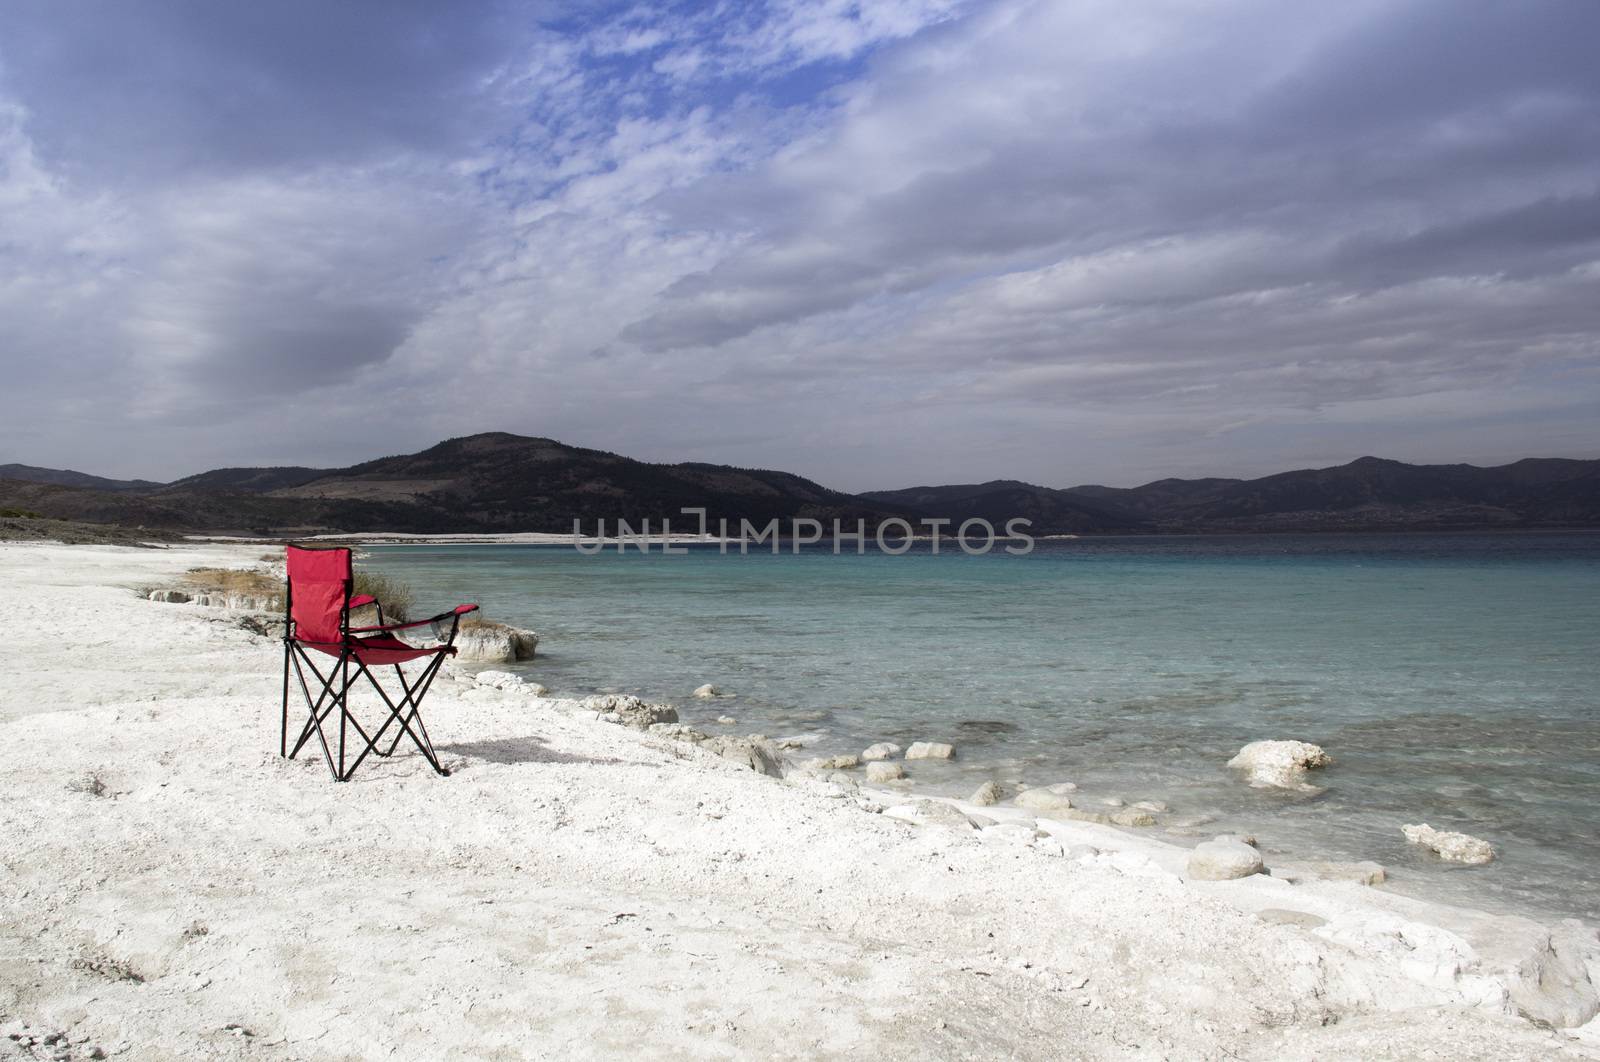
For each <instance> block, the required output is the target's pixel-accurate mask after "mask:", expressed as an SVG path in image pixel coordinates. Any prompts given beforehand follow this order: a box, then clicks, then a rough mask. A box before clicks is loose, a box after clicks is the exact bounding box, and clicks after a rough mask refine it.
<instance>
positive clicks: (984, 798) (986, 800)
mask: <svg viewBox="0 0 1600 1062" xmlns="http://www.w3.org/2000/svg"><path fill="white" fill-rule="evenodd" d="M968 803H971V804H976V805H978V806H979V807H980V808H986V807H989V806H990V805H992V804H998V803H1000V787H999V786H997V785H995V784H994V783H993V782H985V783H983V784H982V785H980V786H979V787H978V789H977V791H976V792H974V793H973V794H972V796H971V797H969V798H968Z"/></svg>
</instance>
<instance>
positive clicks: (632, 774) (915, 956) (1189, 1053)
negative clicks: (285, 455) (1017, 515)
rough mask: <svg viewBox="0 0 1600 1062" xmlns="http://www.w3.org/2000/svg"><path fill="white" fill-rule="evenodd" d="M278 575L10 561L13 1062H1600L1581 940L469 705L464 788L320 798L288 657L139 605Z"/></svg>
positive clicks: (40, 552) (491, 701)
mask: <svg viewBox="0 0 1600 1062" xmlns="http://www.w3.org/2000/svg"><path fill="white" fill-rule="evenodd" d="M261 552H262V550H261V547H260V546H234V545H225V544H210V545H194V546H183V547H179V548H174V549H167V550H135V549H127V548H118V547H99V546H77V547H64V546H49V545H0V610H3V613H4V614H5V615H6V616H7V617H9V622H8V624H7V631H8V639H7V641H8V642H9V647H8V652H7V654H6V657H7V659H6V665H7V667H6V670H7V672H8V674H7V675H6V676H5V677H4V679H3V680H0V739H3V747H4V748H5V750H6V753H7V755H6V757H5V759H4V761H3V764H0V839H3V847H0V852H3V854H0V862H3V867H4V871H3V876H0V1026H6V1027H7V1028H8V1031H10V1032H12V1033H15V1034H17V1035H18V1036H19V1037H21V1038H20V1039H14V1038H11V1037H8V1036H0V1058H11V1057H34V1058H51V1057H57V1056H58V1055H59V1056H61V1057H71V1058H84V1057H95V1055H94V1054H93V1053H92V1052H95V1051H99V1052H102V1053H104V1054H106V1055H110V1056H113V1057H127V1058H133V1059H140V1060H144V1059H168V1058H172V1059H176V1058H185V1059H188V1058H197V1057H199V1058H218V1059H232V1058H241V1059H242V1058H249V1059H280V1058H281V1059H344V1058H351V1059H365V1058H395V1059H429V1060H431V1059H477V1058H496V1059H514V1058H611V1057H619V1056H628V1057H635V1058H640V1057H642V1058H657V1057H663V1058H665V1057H671V1058H844V1057H880V1058H906V1059H910V1058H1021V1059H1060V1058H1174V1059H1187V1058H1220V1057H1235V1058H1261V1059H1265V1058H1356V1057H1360V1058H1395V1059H1400V1058H1419V1057H1438V1058H1483V1059H1514V1058H1527V1059H1546V1058H1564V1057H1571V1058H1595V1057H1600V1024H1597V1023H1596V1022H1595V1021H1594V1020H1593V1015H1594V1014H1595V1010H1596V1005H1597V996H1596V988H1595V982H1596V981H1600V943H1597V941H1596V936H1595V934H1594V932H1593V931H1592V930H1591V929H1589V928H1587V927H1583V926H1580V925H1577V924H1575V923H1568V924H1563V925H1560V926H1555V927H1546V926H1540V925H1537V924H1535V923H1533V922H1530V921H1526V920H1522V919H1516V918H1507V917H1495V916H1489V915H1484V914H1479V913H1475V912H1470V911H1463V910H1457V909H1451V908H1445V907H1440V906H1435V905H1429V904H1425V903H1422V902H1419V901H1416V900H1412V899H1407V898H1404V897H1400V896H1396V895H1393V894H1391V893H1387V892H1384V891H1382V890H1379V889H1374V888H1370V887H1367V886H1363V885H1358V884H1353V883H1347V882H1333V881H1302V882H1301V883H1290V882H1289V881H1287V880H1283V879H1281V878H1274V877H1270V876H1266V875H1258V876H1255V877H1251V878H1247V879H1243V880H1239V881H1230V882H1195V881H1189V880H1186V878H1185V876H1184V874H1183V869H1184V858H1185V854H1186V853H1185V851H1184V850H1183V849H1180V848H1175V847H1172V846H1170V845H1167V844H1164V843H1161V842H1158V841H1155V840H1152V839H1149V838H1146V837H1141V836H1137V835H1136V834H1134V833H1132V832H1127V831H1120V830H1116V829H1113V828H1111V827H1105V826H1099V825H1095V824H1091V823H1082V822H1055V821H1052V820H1050V819H1036V818H1035V816H1034V815H1033V814H1030V813H1027V812H1025V811H1023V810H1022V809H1018V808H1014V807H1011V806H1010V805H1009V804H1008V805H1002V806H1000V807H996V808H985V809H981V811H982V813H983V814H984V815H988V816H990V817H992V818H995V819H998V820H1001V822H1003V823H1004V822H1024V823H1027V824H1029V825H1030V826H1032V825H1034V824H1035V823H1037V826H1038V828H1039V830H1041V831H1042V832H1043V833H1044V834H1045V836H1042V837H1033V834H1032V831H1031V830H1022V831H1019V830H1015V829H995V828H990V829H986V830H974V829H971V828H969V827H968V826H966V825H965V824H963V823H961V822H960V821H959V820H957V822H956V824H955V825H948V824H945V823H943V822H939V821H906V820H907V819H908V818H911V819H924V820H927V818H928V817H927V815H926V814H925V813H923V814H918V813H916V812H914V811H911V810H906V809H905V808H904V806H905V805H908V804H909V803H910V799H911V798H910V797H909V795H908V794H907V793H904V792H902V793H884V792H875V791H872V790H869V789H856V788H854V787H849V786H840V785H838V784H836V783H829V782H824V781H821V780H819V779H816V778H812V777H809V776H807V775H805V774H803V773H802V772H800V771H793V772H791V773H790V774H789V775H788V776H787V777H785V778H784V779H783V780H781V781H780V780H778V779H774V778H770V777H766V776H764V775H760V774H757V773H755V772H753V771H750V770H748V769H744V768H741V767H739V766H737V765H735V764H734V763H731V762H729V761H727V760H724V759H721V758H719V757H717V756H715V755H713V754H711V753H709V752H706V751H704V750H702V749H699V748H696V747H693V746H689V745H684V744H681V743H678V742H675V741H673V740H670V739H668V738H666V737H664V736H663V735H661V734H651V733H641V732H637V731H633V730H628V729H625V728H623V727H620V726H616V725H613V724H610V723H606V722H603V721H600V720H598V719H595V718H594V717H593V713H592V712H591V713H583V712H580V711H578V710H577V707H578V706H577V705H576V704H575V703H574V702H571V701H562V700H557V699H549V698H536V697H532V696H529V695H527V694H525V693H521V692H518V691H515V690H511V691H501V690H496V689H490V688H487V687H484V686H481V685H477V684H475V683H474V682H473V681H472V679H471V676H470V675H469V674H467V673H466V672H464V671H453V672H450V673H447V677H445V678H442V679H441V681H440V683H439V684H438V686H437V687H436V688H435V690H434V692H433V693H432V694H431V696H430V698H429V700H428V702H427V705H426V717H427V720H428V723H429V727H430V730H431V731H432V734H433V738H434V741H435V743H436V744H437V745H438V746H439V748H440V753H441V756H442V757H443V758H444V760H445V763H446V765H447V766H449V767H451V768H452V770H453V774H452V776H451V777H448V778H440V777H436V776H434V775H433V774H432V773H431V772H430V771H429V770H428V769H427V767H426V765H425V763H424V761H423V760H422V758H421V757H420V756H418V755H416V754H415V753H410V754H404V753H402V754H399V755H397V756H396V757H395V758H394V759H393V760H389V761H373V760H369V761H368V762H367V763H366V764H364V765H363V766H362V768H361V770H360V771H359V772H358V773H357V774H356V776H355V779H354V781H352V782H350V783H349V784H345V785H338V784H335V783H333V782H332V781H331V780H330V778H329V776H328V772H327V769H326V767H325V766H324V765H323V763H322V761H321V759H320V757H318V756H316V755H315V753H314V752H313V751H312V750H311V749H309V748H308V750H307V751H306V752H304V753H302V756H301V758H300V759H298V760H295V761H284V760H281V759H279V758H278V756H277V747H278V733H277V728H278V697H279V689H280V686H279V683H280V675H281V672H280V667H281V661H282V649H281V644H280V643H278V642H275V641H271V640H268V639H266V638H262V637H260V636H258V635H253V634H251V633H248V632H247V631H245V630H243V629H241V628H240V627H239V626H238V625H237V621H238V619H239V615H238V614H237V613H230V612H227V611H224V610H220V609H210V608H205V607H202V606H197V605H172V604H156V603H152V602H150V601H147V600H143V599H141V598H140V597H139V596H137V595H136V594H135V593H133V592H132V591H131V589H130V588H132V587H135V586H140V585H156V584H160V583H163V582H171V581H172V580H174V579H175V578H176V577H177V576H178V574H179V573H182V572H183V571H185V570H186V569H188V568H190V567H194V566H198V565H221V566H246V565H249V564H251V563H253V562H254V561H255V559H256V558H257V557H259V556H260V554H261ZM430 604H439V605H449V604H453V602H424V603H423V605H424V607H426V606H427V605H430ZM536 670H537V669H535V673H536ZM1261 736H1262V737H1264V738H1265V737H1278V736H1282V735H1271V734H1263V735H1261ZM1039 781H1041V782H1044V781H1056V779H1040V780H1039ZM913 807H914V805H913ZM970 810H974V811H976V810H980V809H970ZM1029 837H1032V838H1033V839H1032V840H1031V841H1029V840H1028V838H1029ZM1079 845H1089V846H1093V847H1094V848H1096V849H1098V853H1086V852H1085V851H1083V850H1081V849H1080V850H1077V851H1073V850H1072V849H1073V846H1079ZM1271 862H1272V860H1271V856H1270V853H1269V855H1268V863H1269V865H1270V864H1271ZM23 1023H25V1025H26V1027H27V1028H26V1030H24V1029H23ZM56 1033H64V1034H65V1043H61V1042H57V1043H53V1044H50V1045H46V1044H44V1043H42V1042H41V1043H38V1044H35V1045H33V1046H27V1039H28V1038H29V1037H43V1036H45V1035H46V1034H56ZM52 1038H53V1035H52Z"/></svg>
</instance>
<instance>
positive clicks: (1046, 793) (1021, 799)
mask: <svg viewBox="0 0 1600 1062" xmlns="http://www.w3.org/2000/svg"><path fill="white" fill-rule="evenodd" d="M1011 802H1012V803H1013V804H1015V805H1016V806H1017V807H1019V808H1029V809H1031V810H1033V811H1065V810H1067V809H1068V808H1070V807H1072V798H1071V797H1069V796H1067V794H1066V793H1057V792H1055V787H1053V786H1051V787H1048V788H1039V789H1024V790H1023V791H1022V792H1020V793H1018V794H1017V795H1016V797H1015V798H1014V799H1013V800H1012V801H1011Z"/></svg>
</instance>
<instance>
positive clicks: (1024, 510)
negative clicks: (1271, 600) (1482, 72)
mask: <svg viewBox="0 0 1600 1062" xmlns="http://www.w3.org/2000/svg"><path fill="white" fill-rule="evenodd" d="M0 474H3V475H4V477H5V478H0V509H21V510H27V511H33V512H38V513H42V514H44V515H45V516H49V517H55V518H59V519H72V520H80V521H85V522H91V523H114V524H122V525H125V526H141V527H154V528H167V529H176V530H193V531H213V532H246V533H255V534H271V535H300V534H308V533H314V532H318V531H358V532H359V531H412V532H435V533H437V532H450V531H480V532H482V531H570V530H571V529H572V525H573V521H574V520H577V521H581V522H582V523H583V525H584V527H585V528H586V529H588V530H593V529H594V528H595V526H596V522H597V521H598V520H600V519H605V520H606V521H607V522H608V524H609V525H610V526H612V527H614V526H615V524H614V523H613V521H615V520H617V519H619V518H620V519H624V520H627V521H629V522H630V523H632V524H633V525H634V526H635V528H637V527H638V526H639V525H640V524H641V523H642V522H643V521H644V520H646V519H648V520H649V521H650V522H651V525H652V527H653V528H655V529H657V530H659V529H660V527H661V521H662V520H663V519H670V520H671V521H672V522H673V524H674V527H675V529H676V530H694V528H693V527H692V525H691V523H690V521H689V520H688V518H686V517H684V516H682V515H680V513H679V510H680V509H683V508H690V507H698V508H704V509H706V510H707V515H708V519H709V520H710V522H711V527H712V529H713V530H714V529H715V528H716V522H717V520H718V519H719V518H726V519H727V520H729V521H730V524H731V525H733V526H734V527H737V524H738V521H739V520H740V519H741V518H743V519H746V520H749V521H750V522H752V523H753V524H757V525H761V524H765V523H766V522H767V521H769V520H771V519H774V518H778V519H781V520H788V519H790V518H794V517H810V518H813V519H816V520H819V521H821V522H822V523H823V524H824V526H827V525H828V524H829V523H830V521H832V520H834V519H839V520H840V521H842V522H844V523H845V524H847V525H848V526H852V527H853V526H854V523H855V521H856V520H864V521H866V523H867V526H868V527H869V528H870V527H874V526H876V525H877V523H878V522H879V521H881V520H883V519H885V518H887V517H892V516H897V517H901V518H904V519H906V520H909V521H912V522H913V523H915V522H917V521H919V520H921V519H924V518H943V519H946V520H949V521H951V526H952V529H953V528H954V527H955V526H958V525H959V524H960V523H961V522H962V521H964V520H967V519H972V518H975V517H982V518H984V519H987V520H989V521H990V522H991V523H993V524H995V525H996V526H997V527H999V526H1002V525H1003V524H1004V523H1005V521H1007V520H1010V519H1011V518H1013V517H1023V518H1026V519H1029V520H1031V521H1032V528H1031V530H1032V532H1033V533H1034V534H1049V533H1052V532H1056V533H1083V534H1138V533H1151V532H1167V533H1186V532H1246V531H1318V530H1350V531H1362V530H1444V529H1466V528H1563V527H1568V528H1573V527H1596V528H1600V461H1575V460H1565V459H1560V458H1542V459H1528V460H1524V461H1517V462H1515V463H1514V464H1509V465H1502V466H1500V467H1497V468H1479V467H1476V466H1474V465H1408V464H1403V463H1401V462H1399V461H1387V460H1383V459H1381V458H1376V457H1363V458H1361V459H1360V460H1357V461H1352V462H1351V463H1349V464H1347V465H1339V466H1336V467H1333V468H1318V469H1302V470H1299V471H1294V472H1281V473H1278V474H1277V475H1272V476H1265V477H1262V478H1260V479H1251V480H1240V479H1188V480H1185V479H1162V480H1157V481H1155V482H1153V483H1146V484H1144V485H1143V486H1140V487H1103V486H1082V487H1073V488H1071V489H1066V490H1062V489H1057V488H1052V487H1042V486H1038V485H1036V484H1031V483H1023V482H1020V481H1017V480H992V481H990V482H987V483H976V484H957V485H946V486H926V487H911V488H907V489H903V490H888V491H871V492H868V493H866V494H860V495H851V494H844V493H841V492H839V491H834V490H829V489H828V488H826V487H823V486H821V485H819V484H817V483H813V482H812V481H811V480H808V479H803V478H801V477H800V476H796V475H792V474H790V473H787V472H775V471H769V470H766V469H752V468H737V467H732V466H728V465H711V464H702V463H685V464H651V463H647V462H644V461H635V460H633V459H632V458H628V457H623V456H620V455H618V454H614V453H608V452H606V451H603V450H588V449H583V448H581V447H576V446H567V445H564V444H562V443H559V442H556V441H554V440H552V439H541V438H528V437H525V436H520V435H508V434H504V433H499V432H492V433H487V434H483V435H472V436H467V437H465V438H460V439H449V440H446V441H445V442H442V443H439V444H438V445H437V446H433V447H430V448H429V449H427V450H423V451H421V452H420V453H415V454H402V455H398V456H394V457H384V458H379V459H378V460H376V461H367V462H364V463H362V464H359V465H352V466H350V467H348V468H337V469H314V468H222V469H215V470H213V471H210V472H203V473H200V474H198V475H194V476H189V477H187V478H185V479H180V480H177V481H176V482H173V483H169V484H156V483H147V482H143V481H121V480H108V479H101V478H100V477H95V476H87V475H85V474H83V473H79V472H62V471H59V470H52V469H36V468H33V467H31V466H26V465H9V466H0ZM785 529H786V530H787V528H785Z"/></svg>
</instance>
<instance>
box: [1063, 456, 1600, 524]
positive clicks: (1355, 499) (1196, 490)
mask: <svg viewBox="0 0 1600 1062" xmlns="http://www.w3.org/2000/svg"><path fill="white" fill-rule="evenodd" d="M1066 493H1068V494H1073V495H1078V496H1081V497H1087V498H1090V499H1092V500H1093V501H1094V502H1096V503H1097V504H1099V505H1102V506H1104V507H1105V508H1106V509H1107V510H1108V511H1111V512H1115V513H1123V514H1126V515H1128V516H1130V517H1140V518H1143V519H1145V520H1148V521H1149V522H1150V523H1151V524H1152V525H1153V526H1154V527H1156V528H1157V529H1160V530H1167V531H1289V530H1295V531H1317V530H1375V529H1401V530H1403V529H1416V530H1421V529H1449V528H1470V527H1477V528H1489V527H1600V461H1574V460H1567V459H1564V458H1528V459H1526V460H1522V461H1517V462H1515V463H1513V464H1509V465H1501V466H1499V467H1495V468H1479V467H1478V466H1476V465H1408V464H1405V463H1403V462H1400V461H1388V460H1384V459H1382V458H1378V457H1363V458H1360V459H1358V460H1355V461H1352V462H1350V463H1349V464H1347V465H1337V466H1334V467H1332V468H1314V469H1302V470H1300V471H1295V472H1280V473H1278V474H1277V475H1272V476H1265V477H1263V478H1261V479H1251V480H1237V479H1198V480H1178V479H1163V480H1157V481H1155V482H1154V483H1146V484H1145V485H1144V486H1142V487H1131V488H1125V489H1122V488H1114V487H1074V488H1072V489H1071V490H1069V491H1067V492H1066Z"/></svg>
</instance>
